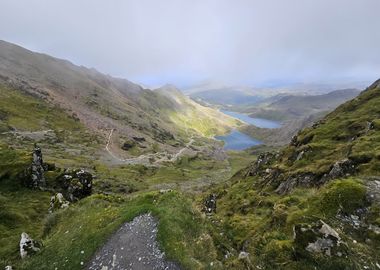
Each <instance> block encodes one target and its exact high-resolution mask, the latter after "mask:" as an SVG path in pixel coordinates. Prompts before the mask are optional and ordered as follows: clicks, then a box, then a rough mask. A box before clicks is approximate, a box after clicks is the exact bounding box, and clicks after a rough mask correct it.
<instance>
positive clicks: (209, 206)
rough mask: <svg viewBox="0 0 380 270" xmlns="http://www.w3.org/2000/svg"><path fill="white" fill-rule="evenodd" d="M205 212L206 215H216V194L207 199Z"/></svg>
mask: <svg viewBox="0 0 380 270" xmlns="http://www.w3.org/2000/svg"><path fill="white" fill-rule="evenodd" d="M203 211H204V212H206V214H211V213H216V194H210V195H209V196H208V197H207V198H206V199H205V201H204V208H203Z"/></svg>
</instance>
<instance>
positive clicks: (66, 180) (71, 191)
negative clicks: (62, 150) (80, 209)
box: [57, 169, 93, 202]
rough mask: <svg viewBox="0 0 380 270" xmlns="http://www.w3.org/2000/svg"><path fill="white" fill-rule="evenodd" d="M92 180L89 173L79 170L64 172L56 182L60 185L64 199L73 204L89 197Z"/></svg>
mask: <svg viewBox="0 0 380 270" xmlns="http://www.w3.org/2000/svg"><path fill="white" fill-rule="evenodd" d="M92 180H93V176H92V174H91V173H89V172H87V171H85V170H83V169H80V170H74V171H66V172H65V173H63V174H62V175H60V176H59V177H58V179H57V182H58V183H59V184H60V185H61V188H62V190H63V194H64V195H65V198H67V199H68V200H69V201H71V202H74V201H77V200H80V199H82V198H84V197H87V196H89V195H91V193H92Z"/></svg>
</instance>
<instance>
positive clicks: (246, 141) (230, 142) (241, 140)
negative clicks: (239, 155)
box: [215, 110, 281, 150]
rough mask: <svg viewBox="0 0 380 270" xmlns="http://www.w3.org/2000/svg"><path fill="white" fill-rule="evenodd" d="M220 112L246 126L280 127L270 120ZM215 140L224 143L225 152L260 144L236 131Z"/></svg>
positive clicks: (279, 124)
mask: <svg viewBox="0 0 380 270" xmlns="http://www.w3.org/2000/svg"><path fill="white" fill-rule="evenodd" d="M221 112H223V113H224V114H227V115H229V116H232V117H234V118H237V119H239V120H241V121H242V122H244V123H246V124H249V125H255V126H257V127H260V128H279V127H280V126H281V123H279V122H276V121H272V120H267V119H263V118H253V117H249V116H248V115H246V114H242V113H237V112H231V111H226V110H221ZM215 139H217V140H221V141H224V149H226V150H244V149H247V148H249V147H252V146H255V145H259V144H261V142H260V141H259V140H257V139H255V138H252V137H250V136H248V135H246V134H244V133H242V132H240V131H238V130H236V129H234V130H232V131H231V132H230V133H229V134H227V135H223V136H216V137H215Z"/></svg>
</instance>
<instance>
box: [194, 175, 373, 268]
mask: <svg viewBox="0 0 380 270" xmlns="http://www.w3.org/2000/svg"><path fill="white" fill-rule="evenodd" d="M233 179H234V180H233V182H232V184H231V185H230V186H225V185H224V186H223V187H218V188H215V189H214V190H212V192H215V193H216V194H218V196H219V197H218V207H217V214H216V215H215V216H214V217H213V218H212V222H211V224H212V229H211V230H212V231H213V237H214V238H215V239H217V240H215V241H216V242H219V243H220V244H219V245H217V246H218V247H219V246H222V247H224V248H222V249H220V250H219V254H220V255H219V256H220V257H219V259H220V260H223V256H224V255H225V254H226V250H225V247H228V249H227V250H228V251H229V252H232V254H234V256H231V257H229V258H228V259H224V260H223V265H224V266H225V267H227V268H228V269H245V268H246V267H247V262H245V261H242V260H238V259H237V255H238V254H239V252H240V251H241V250H244V251H246V252H249V253H250V260H251V262H253V265H251V267H253V268H254V267H261V268H263V269H315V267H317V269H344V267H349V268H347V269H359V268H358V267H359V264H361V261H360V260H359V257H361V258H363V256H364V257H365V258H366V260H367V261H368V263H369V264H370V263H372V265H374V262H376V258H377V259H378V258H379V256H378V254H377V255H376V250H377V249H378V247H379V246H380V242H378V240H376V239H377V238H376V237H374V236H371V239H372V242H368V243H366V242H365V240H366V239H368V237H369V236H368V233H369V232H368V231H367V230H364V231H363V232H361V233H360V234H358V233H357V232H356V231H355V230H353V229H352V227H350V226H343V228H342V222H341V221H340V220H339V219H338V218H336V214H337V213H344V214H346V215H351V214H355V213H356V212H355V210H357V209H364V208H365V207H368V206H369V205H368V202H367V201H366V187H365V185H364V182H363V180H360V179H356V178H349V179H341V180H336V181H333V182H331V183H330V184H328V185H326V186H324V187H323V188H321V189H315V188H296V189H295V190H294V191H293V192H292V193H291V194H288V195H278V194H276V193H272V192H263V191H262V190H260V189H257V188H255V185H253V184H252V183H254V182H255V181H258V179H257V177H249V178H247V179H244V180H242V179H241V176H240V175H235V176H234V178H233ZM203 196H205V195H203ZM199 207H200V206H199ZM374 211H376V210H374ZM372 215H373V216H372V218H373V219H375V216H377V217H378V216H379V215H378V213H377V214H374V213H373V212H372ZM319 219H322V220H324V221H325V222H327V223H328V224H330V225H331V226H332V227H335V228H342V229H340V230H339V229H338V230H339V234H340V236H341V237H342V238H343V239H344V241H345V242H346V243H348V245H349V247H350V256H349V258H348V259H347V260H344V261H343V262H342V260H340V258H335V257H331V258H328V259H326V258H324V257H323V256H322V257H318V256H317V257H312V256H311V257H310V256H309V257H299V256H298V255H297V256H298V257H297V256H296V254H295V252H294V250H296V249H297V246H296V244H295V243H294V242H293V226H294V225H296V224H302V223H306V224H310V223H312V222H314V221H317V220H319ZM220 234H222V235H223V236H220ZM354 239H356V241H357V242H358V243H360V244H359V245H355V244H351V243H353V240H354ZM350 265H354V267H353V268H350V267H351V266H350ZM334 267H337V268H334ZM341 267H343V268H341Z"/></svg>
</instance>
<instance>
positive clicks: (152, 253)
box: [86, 214, 181, 270]
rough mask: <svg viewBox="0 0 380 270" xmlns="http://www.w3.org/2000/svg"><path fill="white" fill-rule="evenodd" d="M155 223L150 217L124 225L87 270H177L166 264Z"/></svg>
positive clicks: (143, 216)
mask: <svg viewBox="0 0 380 270" xmlns="http://www.w3.org/2000/svg"><path fill="white" fill-rule="evenodd" d="M156 238H157V220H156V219H155V218H154V217H153V216H152V215H151V214H144V215H141V216H138V217H136V218H135V219H133V221H131V222H128V223H125V224H124V225H123V226H122V227H121V228H120V229H119V230H118V231H117V232H115V233H114V234H113V235H112V236H111V238H110V239H109V240H108V241H107V243H106V244H105V245H104V246H103V247H102V248H101V249H100V250H98V251H97V252H96V253H95V255H94V256H93V258H92V259H91V261H90V262H89V263H88V265H87V267H86V269H87V270H95V269H96V270H111V269H112V270H122V269H123V270H127V269H131V270H135V269H136V270H148V269H149V270H152V269H153V270H161V269H162V270H179V269H181V268H180V267H179V266H178V265H177V264H175V263H173V262H170V261H167V260H166V259H165V253H164V252H162V251H161V250H160V248H159V245H158V242H157V239H156Z"/></svg>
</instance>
